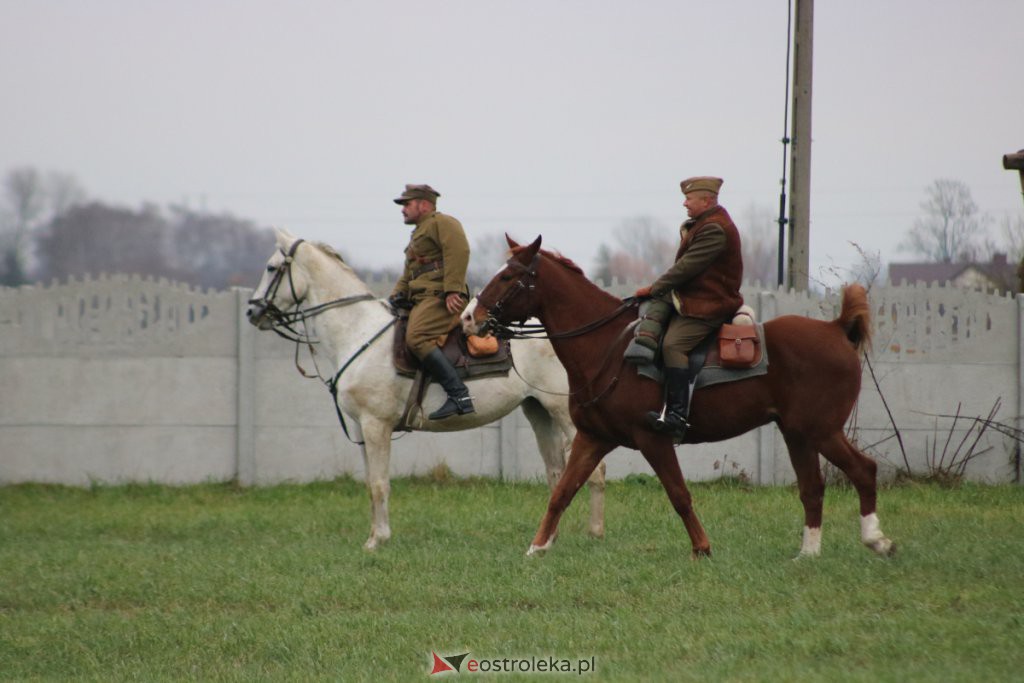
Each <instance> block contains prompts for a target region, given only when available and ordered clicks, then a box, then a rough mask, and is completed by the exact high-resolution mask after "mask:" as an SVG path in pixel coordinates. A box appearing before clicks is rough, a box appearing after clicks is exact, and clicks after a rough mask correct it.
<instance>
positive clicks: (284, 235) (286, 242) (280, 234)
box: [274, 228, 295, 249]
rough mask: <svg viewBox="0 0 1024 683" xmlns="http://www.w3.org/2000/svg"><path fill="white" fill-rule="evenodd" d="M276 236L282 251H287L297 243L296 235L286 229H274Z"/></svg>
mask: <svg viewBox="0 0 1024 683" xmlns="http://www.w3.org/2000/svg"><path fill="white" fill-rule="evenodd" d="M274 234H275V235H276V236H277V246H279V247H281V248H282V249H287V248H288V247H290V246H291V244H292V242H294V241H295V235H293V234H291V233H290V232H288V231H287V230H285V229H284V228H274Z"/></svg>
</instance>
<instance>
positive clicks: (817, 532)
mask: <svg viewBox="0 0 1024 683" xmlns="http://www.w3.org/2000/svg"><path fill="white" fill-rule="evenodd" d="M819 555H821V527H820V526H819V527H809V526H805V527H804V542H803V545H801V546H800V557H818V556H819Z"/></svg>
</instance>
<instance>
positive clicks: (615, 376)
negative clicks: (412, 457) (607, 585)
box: [462, 237, 893, 556]
mask: <svg viewBox="0 0 1024 683" xmlns="http://www.w3.org/2000/svg"><path fill="white" fill-rule="evenodd" d="M508 242H509V246H510V247H511V249H512V256H511V258H509V260H508V262H507V263H506V265H505V266H504V268H503V269H502V270H500V271H499V272H498V273H497V274H496V275H495V276H494V277H493V278H492V279H491V281H490V282H489V283H488V284H487V285H486V286H485V287H484V288H483V290H482V291H481V292H480V294H479V295H477V297H476V298H475V299H474V301H473V302H471V304H470V306H469V307H467V309H466V311H465V312H464V313H463V316H462V321H463V325H464V327H465V328H466V329H467V331H471V332H479V331H480V330H482V329H487V328H488V327H498V328H499V329H500V327H501V326H503V325H508V324H510V323H513V322H514V321H523V320H526V319H527V318H530V317H536V318H538V319H539V320H540V322H541V323H542V324H543V326H544V328H545V330H546V332H547V335H548V338H549V339H550V340H551V343H552V345H553V346H554V349H555V353H556V354H557V355H558V358H559V360H561V361H562V364H563V365H564V366H565V369H566V371H567V372H568V375H569V391H570V399H569V400H570V406H569V407H570V413H571V416H572V420H573V422H574V423H575V424H576V429H577V433H576V438H575V440H574V441H573V443H572V451H571V453H570V455H569V463H568V465H567V466H566V469H565V471H564V472H563V473H562V477H561V479H560V480H559V482H558V485H557V486H556V487H555V488H554V490H553V491H552V494H551V499H550V501H549V503H548V509H547V513H546V514H545V515H544V519H543V520H542V521H541V524H540V528H539V529H538V530H537V535H536V536H535V537H534V539H533V542H532V544H531V545H530V549H529V551H528V553H527V554H533V553H535V552H538V551H544V550H547V549H548V548H549V547H550V546H551V543H552V542H553V540H554V538H555V534H556V531H557V529H558V521H559V518H560V517H561V515H562V513H563V512H564V511H565V509H566V507H568V505H569V504H570V503H571V502H572V499H573V497H574V496H575V495H576V492H577V491H578V490H579V489H580V487H581V486H582V485H583V483H584V482H585V481H586V480H587V476H588V475H589V474H590V472H591V471H593V470H594V468H595V467H597V466H598V464H599V463H600V462H601V460H602V459H603V458H604V456H605V455H607V454H608V453H609V452H610V451H611V450H612V449H613V448H615V447H616V446H626V447H628V448H635V449H639V450H640V452H641V453H642V454H643V456H644V458H645V459H646V460H647V462H648V463H650V465H651V468H652V469H653V470H654V473H655V474H656V475H657V476H658V479H659V480H660V481H661V484H662V486H664V487H665V492H666V493H667V494H668V497H669V500H670V501H671V502H672V506H673V507H674V508H675V510H676V512H677V513H678V514H679V516H680V517H681V518H682V520H683V525H684V526H685V527H686V531H687V533H689V535H690V541H691V543H692V546H693V554H694V556H701V555H709V554H710V553H711V544H710V543H709V541H708V537H707V534H705V532H704V528H703V527H702V526H701V523H700V520H698V519H697V515H696V513H695V512H694V509H693V503H692V500H691V498H690V492H689V491H688V490H687V488H686V482H685V481H684V480H683V474H682V471H681V470H680V468H679V462H678V460H677V459H676V453H675V450H674V445H673V443H672V435H671V434H661V433H657V432H655V431H653V430H652V429H651V428H650V427H649V426H648V423H647V421H646V419H645V415H646V413H647V412H648V411H650V410H660V409H661V405H662V389H661V387H660V386H659V385H658V383H657V382H654V381H652V380H650V379H647V378H644V377H641V376H640V375H638V374H637V372H636V369H635V368H634V367H633V366H632V365H630V364H626V363H624V362H623V360H622V358H623V351H624V349H625V346H626V344H627V343H628V341H629V338H630V337H631V334H630V333H629V332H630V331H629V330H627V327H628V326H629V325H630V324H631V323H632V322H634V321H635V320H636V317H637V310H636V307H635V306H631V305H629V304H625V303H624V302H623V301H622V300H620V299H618V298H616V297H614V296H612V295H611V294H608V293H607V292H605V291H604V290H602V289H601V288H600V287H598V286H597V285H595V284H594V283H592V282H590V281H589V280H588V279H587V278H586V277H585V276H584V275H583V272H582V271H581V270H580V268H579V267H578V266H576V265H575V264H574V263H573V262H572V261H570V260H568V259H566V258H564V257H562V256H559V255H556V254H552V253H551V252H548V251H546V250H542V249H541V248H540V244H541V238H540V237H538V238H537V239H536V240H534V242H533V243H532V244H530V245H528V246H520V245H518V244H516V243H515V242H514V241H512V239H511V238H509V239H508ZM764 332H765V345H766V347H767V352H768V358H769V365H768V373H767V374H766V375H762V376H759V377H752V378H748V379H744V380H740V381H736V382H729V383H726V384H717V385H714V386H709V387H705V388H702V389H700V390H699V391H697V392H695V393H694V395H693V400H692V402H691V409H690V418H689V419H690V424H691V427H690V429H689V430H688V431H687V433H686V437H685V439H684V441H683V443H702V442H706V441H721V440H723V439H728V438H731V437H734V436H738V435H740V434H743V433H744V432H747V431H749V430H751V429H754V428H755V427H759V426H761V425H764V424H767V423H768V422H775V424H776V425H778V428H779V430H780V431H781V432H782V436H783V438H784V439H785V442H786V446H787V447H788V449H789V457H790V460H791V461H792V463H793V469H794V470H795V471H796V477H797V481H798V483H799V487H800V501H801V502H802V503H803V506H804V535H803V544H802V546H801V549H800V554H801V555H818V554H820V552H821V511H822V500H823V497H824V493H825V484H824V480H823V478H822V475H821V469H820V466H819V463H818V454H819V453H821V454H822V455H824V456H825V458H826V459H828V461H829V462H831V463H833V464H834V465H835V466H836V467H838V468H839V469H841V470H842V471H843V472H844V473H845V474H846V476H847V477H849V478H850V481H851V482H853V485H854V487H855V488H856V489H857V494H858V495H859V496H860V515H861V541H862V542H863V543H864V545H866V546H867V547H868V548H870V549H871V550H873V551H874V552H876V553H878V554H879V555H889V554H890V553H891V552H892V550H893V544H892V541H890V540H889V539H888V538H886V536H885V535H884V534H883V533H882V530H881V527H880V526H879V522H878V516H877V514H876V513H875V498H876V488H875V470H876V465H875V462H874V460H872V459H871V458H870V457H868V456H867V455H865V454H864V453H862V452H860V451H859V450H857V448H855V447H854V446H853V444H851V443H850V442H849V440H847V438H846V436H845V435H844V434H843V426H844V425H845V424H846V420H847V418H848V417H849V416H850V412H851V411H852V410H853V406H854V404H855V403H856V401H857V397H858V395H859V393H860V381H861V364H860V357H859V353H860V351H861V350H862V349H864V347H865V346H866V345H867V344H868V343H869V341H870V335H871V328H870V312H869V309H868V302H867V294H866V292H865V291H864V288H863V287H861V286H860V285H850V286H848V287H847V288H846V289H845V291H844V293H843V305H842V312H841V313H840V315H839V317H838V318H837V319H835V320H833V321H831V322H824V321H820V320H812V319H810V318H804V317H801V316H793V315H788V316H782V317H779V318H776V319H774V320H770V321H768V322H766V323H765V324H764Z"/></svg>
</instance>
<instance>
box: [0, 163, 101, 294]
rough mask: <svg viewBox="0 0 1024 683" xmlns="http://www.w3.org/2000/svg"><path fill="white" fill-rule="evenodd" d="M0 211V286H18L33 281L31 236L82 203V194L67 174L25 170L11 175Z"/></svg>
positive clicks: (4, 188)
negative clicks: (59, 215)
mask: <svg viewBox="0 0 1024 683" xmlns="http://www.w3.org/2000/svg"><path fill="white" fill-rule="evenodd" d="M3 199H4V204H3V206H2V207H0V284H4V285H9V286H17V285H21V284H25V283H26V282H30V281H31V280H32V279H33V274H32V272H31V271H32V270H33V258H32V251H31V246H32V243H33V240H32V237H33V234H34V233H35V232H36V231H37V230H38V229H39V228H40V227H42V226H43V225H45V224H46V223H47V222H48V221H50V220H51V219H52V218H53V217H54V216H56V215H58V214H60V213H63V212H64V211H66V210H67V209H68V208H70V207H71V206H73V205H75V204H76V203H79V202H81V201H83V200H84V199H85V191H84V190H83V189H82V187H81V185H79V184H78V181H77V180H75V178H74V176H72V175H70V174H67V173H58V172H53V171H51V172H49V173H47V174H45V175H44V174H42V173H40V172H39V171H38V170H36V169H35V168H32V167H30V166H25V167H21V168H15V169H13V170H12V171H10V172H9V173H8V174H7V176H6V177H5V179H4V184H3Z"/></svg>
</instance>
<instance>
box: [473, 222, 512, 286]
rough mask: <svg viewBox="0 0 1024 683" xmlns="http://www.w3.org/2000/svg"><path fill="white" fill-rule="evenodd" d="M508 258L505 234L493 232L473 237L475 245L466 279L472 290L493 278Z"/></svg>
mask: <svg viewBox="0 0 1024 683" xmlns="http://www.w3.org/2000/svg"><path fill="white" fill-rule="evenodd" d="M507 260H508V242H507V241H506V240H505V235H504V234H503V233H500V232H492V233H488V234H484V235H479V236H477V237H475V238H474V239H473V247H472V249H471V250H470V255H469V270H468V272H467V273H466V280H467V281H468V282H469V288H470V291H472V292H475V291H478V290H479V289H480V288H482V287H483V286H484V285H486V284H487V282H488V281H489V280H490V279H491V276H493V275H494V274H495V273H496V272H498V268H499V267H500V266H501V264H503V263H504V262H505V261H507Z"/></svg>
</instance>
